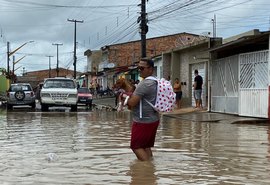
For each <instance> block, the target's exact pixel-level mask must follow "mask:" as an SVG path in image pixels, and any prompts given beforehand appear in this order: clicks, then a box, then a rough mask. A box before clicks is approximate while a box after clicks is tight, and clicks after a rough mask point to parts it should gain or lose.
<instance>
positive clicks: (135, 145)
mask: <svg viewBox="0 0 270 185" xmlns="http://www.w3.org/2000/svg"><path fill="white" fill-rule="evenodd" d="M138 70H139V73H140V76H141V77H142V78H143V79H144V80H142V81H141V82H140V83H139V84H138V85H137V87H136V89H135V91H134V92H133V94H132V95H131V96H130V98H129V99H128V101H127V105H128V108H129V109H130V110H131V111H132V114H133V120H132V129H131V141H130V148H131V149H132V151H133V152H134V153H135V155H136V157H137V158H138V159H139V160H141V161H148V160H150V159H151V158H152V157H153V154H152V150H151V147H154V143H155V137H156V132H157V128H158V126H159V113H158V112H157V111H155V110H154V109H153V107H151V106H150V105H149V104H148V103H147V102H146V101H145V100H148V101H149V102H151V103H152V104H155V101H156V95H157V82H156V81H155V80H150V79H145V78H147V77H149V76H152V75H153V73H154V61H153V60H150V59H141V60H140V62H139V64H138Z"/></svg>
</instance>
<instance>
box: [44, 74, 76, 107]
mask: <svg viewBox="0 0 270 185" xmlns="http://www.w3.org/2000/svg"><path fill="white" fill-rule="evenodd" d="M77 102H78V91H77V85H76V83H75V81H74V80H73V79H70V78H64V77H55V78H47V79H45V81H44V84H43V87H42V89H41V91H40V104H41V110H42V111H48V110H49V107H55V106H66V107H71V111H77Z"/></svg>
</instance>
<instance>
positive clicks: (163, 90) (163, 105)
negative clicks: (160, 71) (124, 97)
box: [145, 76, 176, 112]
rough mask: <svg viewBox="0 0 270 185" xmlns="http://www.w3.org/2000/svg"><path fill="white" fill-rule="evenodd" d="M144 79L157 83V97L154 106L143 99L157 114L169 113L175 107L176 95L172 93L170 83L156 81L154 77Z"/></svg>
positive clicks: (163, 80) (163, 79) (160, 80)
mask: <svg viewBox="0 0 270 185" xmlns="http://www.w3.org/2000/svg"><path fill="white" fill-rule="evenodd" d="M145 79H149V80H155V81H157V85H158V86H157V97H156V102H155V105H153V104H152V103H151V102H149V101H148V100H146V99H145V101H146V102H147V103H148V104H149V105H151V106H152V107H153V108H154V109H155V110H156V111H158V112H171V111H172V110H173V108H174V106H175V101H176V98H175V96H176V94H175V93H174V92H173V87H172V85H171V83H170V82H169V81H168V80H166V79H165V78H161V79H157V78H156V77H153V76H149V77H147V78H145Z"/></svg>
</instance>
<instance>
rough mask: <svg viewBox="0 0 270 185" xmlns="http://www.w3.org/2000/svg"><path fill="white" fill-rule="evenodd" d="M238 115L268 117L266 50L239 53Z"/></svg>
mask: <svg viewBox="0 0 270 185" xmlns="http://www.w3.org/2000/svg"><path fill="white" fill-rule="evenodd" d="M239 63H240V73H239V79H240V89H239V115H241V116H251V117H263V118H267V117H268V50H267V51H260V52H252V53H247V54H241V55H240V56H239Z"/></svg>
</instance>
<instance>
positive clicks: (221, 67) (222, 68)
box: [211, 55, 239, 114]
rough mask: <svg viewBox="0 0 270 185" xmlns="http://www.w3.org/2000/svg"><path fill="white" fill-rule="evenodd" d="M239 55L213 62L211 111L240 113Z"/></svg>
mask: <svg viewBox="0 0 270 185" xmlns="http://www.w3.org/2000/svg"><path fill="white" fill-rule="evenodd" d="M238 64H239V62H238V55H235V56H231V57H227V58H223V59H219V60H216V61H214V62H213V63H212V87H211V111H213V112H223V113H230V114H238V66H239V65H238Z"/></svg>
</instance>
